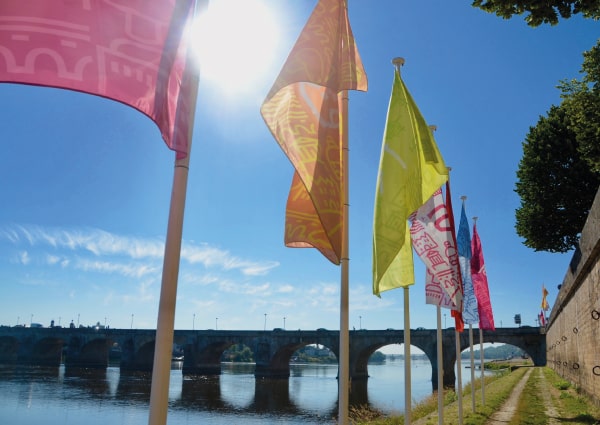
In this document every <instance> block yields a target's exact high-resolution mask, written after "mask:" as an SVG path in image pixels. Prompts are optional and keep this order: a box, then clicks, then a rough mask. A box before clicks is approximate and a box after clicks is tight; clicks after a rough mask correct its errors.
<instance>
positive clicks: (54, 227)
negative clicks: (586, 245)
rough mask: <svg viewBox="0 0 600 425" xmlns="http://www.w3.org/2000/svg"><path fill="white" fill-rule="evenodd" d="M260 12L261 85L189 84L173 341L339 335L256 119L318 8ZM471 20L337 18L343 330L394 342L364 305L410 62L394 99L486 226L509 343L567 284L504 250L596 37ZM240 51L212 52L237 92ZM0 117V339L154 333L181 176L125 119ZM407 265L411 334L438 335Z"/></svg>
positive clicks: (36, 94) (395, 310) (375, 302)
mask: <svg viewBox="0 0 600 425" xmlns="http://www.w3.org/2000/svg"><path fill="white" fill-rule="evenodd" d="M215 2H216V0H215ZM264 3H265V4H266V6H267V7H268V8H269V10H270V11H271V12H272V13H273V14H274V15H275V16H276V17H277V19H278V24H279V26H280V28H279V31H280V33H279V35H278V36H271V40H275V41H277V42H278V43H277V45H276V46H275V47H274V48H273V49H271V51H272V52H273V53H274V58H273V61H272V64H271V66H269V67H268V68H267V69H266V71H265V72H264V73H263V74H262V76H261V78H260V79H258V80H256V81H254V82H252V83H248V84H246V86H245V87H244V88H243V89H242V88H237V89H235V90H231V89H232V87H233V85H232V84H231V85H230V86H229V90H227V88H226V87H223V85H222V84H218V82H217V81H216V80H213V79H211V78H203V77H201V85H200V89H199V98H198V107H197V112H196V120H195V130H194V139H193V149H192V155H191V168H190V174H189V182H188V190H187V204H186V212H185V223H184V232H183V252H182V262H181V269H180V278H179V285H178V300H177V310H176V319H175V327H176V328H177V329H191V328H192V327H195V328H196V329H207V328H215V326H218V328H219V329H263V327H264V326H265V319H266V327H267V329H270V328H274V327H283V324H284V317H285V327H286V328H287V329H298V328H302V329H315V328H319V327H324V328H328V329H338V328H339V288H340V269H339V267H337V266H334V265H332V264H331V263H329V262H328V261H327V260H326V259H325V258H324V257H322V256H321V255H320V254H319V253H318V252H317V251H316V250H310V249H290V248H285V247H284V245H283V225H284V209H285V203H286V199H287V192H288V189H289V184H290V182H291V177H292V167H291V165H290V163H289V161H288V160H287V158H286V157H285V156H284V154H283V153H282V152H281V150H280V148H279V147H278V145H277V144H276V142H275V141H274V139H273V138H272V136H271V134H270V133H269V131H268V130H267V127H266V126H265V124H264V123H263V121H262V119H261V116H260V113H259V108H260V103H261V102H262V100H263V99H264V97H265V95H266V94H267V92H268V90H269V88H270V86H271V84H272V83H273V81H274V79H275V77H276V76H277V74H278V72H279V70H280V68H281V65H282V63H283V61H284V60H285V58H286V56H287V54H288V52H289V50H290V49H291V47H292V45H293V43H294V42H295V40H296V38H297V36H298V34H299V33H300V30H301V28H302V26H303V25H304V23H305V22H306V20H307V18H308V16H309V14H310V12H311V11H312V9H313V7H314V5H315V4H316V1H314V0H301V1H299V0H277V1H275V0H271V1H268V0H265V1H264ZM470 3H471V2H470V1H466V2H447V1H445V0H436V1H428V2H422V1H402V2H399V1H397V0H377V1H366V0H350V1H349V13H350V21H351V25H352V28H353V31H354V35H355V38H356V42H357V45H358V48H359V51H360V54H361V56H362V59H363V62H364V66H365V69H366V72H367V75H368V79H369V91H368V92H367V93H358V92H352V93H351V95H350V204H351V210H350V221H351V225H350V257H351V261H350V327H351V328H352V327H356V328H358V327H359V326H360V325H362V327H364V328H367V329H382V328H390V327H391V328H398V329H401V328H402V327H403V294H402V291H401V290H392V291H389V292H384V293H383V294H382V297H381V298H377V297H375V296H374V295H372V291H371V287H372V282H371V261H372V258H371V249H372V245H371V238H372V221H373V202H374V190H375V184H376V178H377V169H378V165H379V155H380V149H381V140H382V135H383V129H384V124H385V117H386V111H387V105H388V101H389V96H390V91H391V85H392V80H393V68H392V65H391V64H390V61H391V59H392V58H393V57H396V56H403V57H405V58H406V65H405V66H404V67H403V70H402V75H403V79H404V81H405V83H406V85H407V87H408V88H409V90H410V91H411V93H412V95H413V97H414V98H415V101H416V102H417V104H418V105H419V108H420V110H421V112H422V114H423V115H424V117H425V119H426V120H427V121H428V122H429V123H430V124H435V125H437V127H438V130H437V132H436V133H435V136H436V139H437V142H438V145H439V147H440V150H441V152H442V155H443V156H444V159H445V161H446V163H447V164H448V165H449V166H451V167H452V169H453V171H452V173H451V182H452V192H453V203H454V207H455V215H456V216H457V218H458V216H459V214H460V205H461V201H460V196H461V195H466V196H467V197H468V199H467V204H466V208H467V216H468V217H469V221H470V225H471V227H472V219H471V217H473V216H478V217H479V220H478V224H477V226H478V231H479V235H480V237H481V240H482V245H483V251H484V255H485V264H486V268H487V274H488V280H489V289H490V296H491V300H492V307H493V310H494V318H495V322H496V326H501V325H502V326H505V327H506V326H514V322H513V317H514V315H515V314H517V313H520V314H521V315H522V318H523V324H524V325H532V326H533V325H535V324H536V322H535V319H536V315H537V313H538V312H539V310H540V302H541V287H542V284H545V285H546V287H547V288H548V290H549V292H550V295H549V301H550V304H551V305H552V303H553V301H554V299H555V296H556V293H557V285H558V284H560V283H561V282H562V279H563V277H564V275H565V273H566V270H567V267H568V263H569V261H570V258H571V254H570V253H569V254H565V255H560V254H548V253H536V252H534V251H532V250H530V249H528V248H526V247H524V246H523V244H522V240H521V238H519V237H518V236H517V235H516V233H515V229H514V225H515V217H514V211H515V209H516V208H517V207H518V206H519V198H518V197H517V195H516V194H515V193H514V188H515V181H516V176H515V172H516V170H517V167H518V163H519V160H520V158H521V155H522V148H521V143H522V141H523V140H524V137H525V135H526V133H527V131H528V129H529V127H530V126H533V125H535V123H536V122H537V120H538V117H539V116H540V115H544V114H545V113H546V111H547V110H548V109H549V107H550V106H551V105H552V104H558V103H559V102H560V98H559V91H558V90H557V89H556V85H557V84H558V82H559V80H561V79H565V78H575V77H578V76H579V73H578V71H579V69H580V67H581V63H582V60H583V58H582V52H583V51H585V50H588V49H590V48H591V47H592V46H593V45H594V44H595V42H596V39H597V37H598V35H599V34H600V31H599V30H600V24H599V23H597V22H593V21H590V20H587V21H586V20H582V19H580V18H579V17H575V18H572V19H570V20H566V21H561V22H560V23H559V25H557V26H555V27H549V26H544V27H540V28H529V27H528V26H527V25H526V23H525V22H524V20H523V18H522V17H516V18H513V19H512V20H508V21H507V20H502V19H500V18H497V17H496V16H494V15H490V14H487V13H484V12H482V11H480V10H478V9H475V8H472V7H471V6H470ZM234 11H235V9H234V8H230V12H231V13H233V12H234ZM244 17H246V18H248V15H247V14H246V15H245V16H244ZM248 20H250V19H248ZM241 37H242V38H241V39H238V40H237V42H236V43H234V49H235V50H232V51H230V50H227V48H226V47H225V46H223V47H222V50H221V55H222V56H226V57H229V58H234V64H235V66H234V70H235V71H236V73H237V75H242V74H245V73H248V72H250V71H249V70H250V69H252V68H253V67H254V66H255V65H256V63H255V62H258V61H255V60H252V59H251V58H250V59H248V58H246V57H244V56H242V53H247V52H248V51H250V50H251V49H249V48H240V47H236V46H238V45H239V44H240V43H241V42H242V41H243V38H245V37H244V36H241ZM213 39H216V38H215V37H213ZM215 43H216V42H215ZM0 100H1V101H0V124H1V125H0V132H1V133H0V134H1V136H0V137H1V138H2V143H1V144H0V181H1V182H2V183H1V184H0V199H1V205H2V206H1V207H0V282H1V294H2V295H1V297H0V324H3V325H11V326H12V325H15V324H17V321H19V323H25V324H29V322H30V321H33V322H39V323H42V324H44V325H45V326H47V325H49V324H50V321H51V320H53V319H54V321H55V323H56V324H58V323H59V322H60V324H61V325H63V326H66V325H68V324H69V322H70V321H71V320H73V321H74V322H77V321H79V323H80V324H83V325H92V324H95V323H96V322H101V323H104V322H106V324H108V325H109V326H110V327H113V328H129V327H130V326H131V325H132V322H133V327H134V328H154V327H155V326H156V317H157V310H158V300H159V294H160V282H161V268H162V256H163V242H164V239H165V233H166V224H167V216H168V208H169V201H170V193H171V183H172V177H173V161H174V154H173V153H172V152H171V151H170V150H168V149H167V148H166V146H165V144H164V143H163V141H162V139H161V137H160V133H159V131H158V129H157V128H156V126H155V125H154V123H152V122H151V121H150V120H149V119H148V118H146V117H145V116H143V115H142V114H140V113H139V112H137V111H135V110H133V109H131V108H128V107H126V106H123V105H121V104H117V103H114V102H111V101H107V100H105V99H100V98H96V97H94V96H89V95H83V94H78V93H72V92H66V91H59V90H53V89H45V88H39V87H28V86H15V85H7V84H4V85H0ZM415 262H416V278H417V283H416V284H415V285H414V286H412V287H411V290H410V293H411V299H410V309H411V312H410V313H411V325H412V327H413V328H415V327H418V326H423V327H427V328H434V327H435V317H436V315H435V307H433V306H431V305H426V304H425V303H424V285H423V281H424V270H423V267H422V266H421V264H420V262H419V260H418V258H416V259H415ZM265 314H266V316H265ZM217 318H218V319H217ZM446 324H447V326H452V325H453V323H451V319H450V315H449V314H448V319H447V323H446Z"/></svg>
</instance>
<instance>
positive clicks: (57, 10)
mask: <svg viewBox="0 0 600 425" xmlns="http://www.w3.org/2000/svg"><path fill="white" fill-rule="evenodd" d="M194 4H195V1H194V0H162V1H157V0H154V1H150V0H78V1H66V0H55V1H48V0H27V1H23V0H2V1H1V2H0V82H5V83H20V84H31V85H39V86H47V87H55V88H62V89H69V90H75V91H80V92H84V93H89V94H94V95H98V96H102V97H106V98H109V99H113V100H116V101H119V102H122V103H124V104H126V105H129V106H131V107H133V108H135V109H137V110H139V111H140V112H142V113H144V114H146V115H147V116H148V117H150V119H152V120H153V121H154V122H155V123H156V125H157V126H158V127H159V129H160V131H161V133H162V136H163V139H164V140H165V142H166V143H167V145H168V146H169V148H170V149H173V150H174V151H176V152H177V158H178V159H181V158H185V157H186V156H187V153H188V137H189V136H188V135H189V128H190V126H191V125H192V123H191V119H192V117H191V116H190V115H191V113H192V110H193V108H194V102H195V99H194V96H195V93H196V89H195V85H196V84H197V78H196V77H195V75H194V74H195V71H194V69H193V68H194V67H193V66H192V64H191V63H186V50H187V45H186V42H185V37H184V33H185V29H186V26H187V24H188V23H189V22H190V21H191V19H192V17H193V12H194ZM188 62H189V61H188Z"/></svg>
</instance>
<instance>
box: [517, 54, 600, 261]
mask: <svg viewBox="0 0 600 425" xmlns="http://www.w3.org/2000/svg"><path fill="white" fill-rule="evenodd" d="M582 72H583V73H584V74H585V75H584V77H583V78H582V79H581V80H572V81H562V82H561V85H560V86H559V88H560V89H561V91H562V98H563V101H562V103H561V105H560V106H552V107H551V108H550V110H549V111H548V112H547V116H545V117H540V119H539V121H538V122H537V124H536V125H535V127H531V128H530V129H529V133H528V134H527V135H526V137H525V141H524V142H523V157H522V159H521V161H520V163H519V169H518V170H517V179H518V181H517V183H516V189H515V192H517V194H518V195H519V196H520V198H521V206H520V207H519V208H518V209H517V210H516V226H515V227H516V230H517V234H518V235H519V236H521V237H523V238H524V239H525V241H524V244H525V246H527V247H530V248H533V249H534V250H536V251H549V252H567V251H569V250H570V249H572V248H574V247H575V246H576V245H577V242H578V240H579V234H580V232H581V229H582V228H583V225H584V224H585V220H586V218H587V215H588V212H589V209H590V207H591V205H592V202H593V200H594V197H595V195H596V192H597V190H598V186H599V185H600V146H599V144H600V44H597V45H596V46H595V47H594V48H593V49H591V50H590V51H589V52H586V53H585V54H584V65H583V67H582Z"/></svg>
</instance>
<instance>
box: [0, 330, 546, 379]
mask: <svg viewBox="0 0 600 425" xmlns="http://www.w3.org/2000/svg"><path fill="white" fill-rule="evenodd" d="M155 336H156V331H154V330H138V329H136V330H126V329H96V328H79V329H69V328H17V327H15V328H11V327H0V363H9V364H11V363H12V364H36V365H46V366H58V365H60V364H61V362H64V364H65V367H67V368H68V367H88V368H105V367H107V366H108V362H109V355H110V352H111V349H113V347H119V349H120V367H121V369H122V370H124V371H126V370H141V371H149V370H151V369H152V363H153V359H154V344H155ZM454 338H455V332H454V329H445V330H444V331H443V332H442V344H443V347H442V352H443V383H444V386H446V387H454V384H455V380H456V377H455V373H454V367H455V363H456V351H455V350H456V348H455V339H454ZM403 342H404V331H401V330H358V331H350V352H349V357H350V376H351V377H352V379H353V380H361V379H366V378H368V376H369V375H368V366H367V362H368V360H369V357H370V356H371V354H373V353H374V352H375V351H376V350H378V349H380V348H381V347H383V346H386V345H390V344H402V343H403ZM410 342H411V345H412V346H415V347H417V348H419V349H420V350H422V351H423V352H425V354H426V355H427V357H428V358H429V360H430V362H431V367H432V384H433V388H434V389H436V388H437V343H436V331H435V330H428V329H423V330H412V331H411V335H410ZM483 342H498V343H507V344H511V345H514V346H516V347H519V348H521V349H522V350H523V351H525V352H526V353H527V354H528V355H529V356H530V357H531V359H532V360H533V362H534V364H535V365H538V366H539V365H545V364H546V339H545V335H544V334H543V333H541V332H540V328H537V327H536V328H529V327H523V328H500V329H497V330H496V331H484V332H483ZM174 343H176V344H178V345H180V346H182V347H184V353H185V356H184V362H183V369H182V372H183V374H184V375H218V374H220V373H221V356H222V354H223V352H224V351H225V350H226V349H228V348H229V347H231V346H232V345H235V344H244V345H246V346H248V347H249V348H250V349H251V350H252V352H253V353H254V359H255V362H256V366H255V371H254V375H255V376H256V377H257V378H262V377H266V378H289V376H290V366H289V365H290V360H291V358H292V355H293V354H294V352H295V351H296V350H298V349H299V348H302V347H304V346H306V345H310V344H319V345H323V346H325V347H327V348H329V349H330V350H331V351H332V352H333V353H334V354H335V355H336V357H338V358H339V332H338V331H329V330H315V331H308V330H297V331H296V330H287V331H286V330H273V331H227V330H203V331H196V330H176V331H175V334H174ZM473 343H474V344H479V331H478V330H476V331H474V332H473ZM460 347H461V351H462V350H464V349H466V348H468V347H469V335H468V331H465V332H463V333H461V334H460Z"/></svg>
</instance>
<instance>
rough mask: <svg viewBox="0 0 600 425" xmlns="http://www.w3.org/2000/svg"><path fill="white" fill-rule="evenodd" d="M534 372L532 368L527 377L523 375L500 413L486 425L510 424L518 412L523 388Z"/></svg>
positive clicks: (494, 415) (495, 414) (499, 410)
mask: <svg viewBox="0 0 600 425" xmlns="http://www.w3.org/2000/svg"><path fill="white" fill-rule="evenodd" d="M533 370H534V368H531V369H529V370H528V371H527V372H526V373H525V375H523V377H522V378H521V380H520V381H519V383H518V384H517V385H516V386H515V388H514V389H513V392H512V394H511V395H510V397H509V398H508V400H506V401H505V402H504V404H503V405H502V406H501V407H500V409H498V411H497V412H495V413H494V414H493V415H492V416H491V418H490V420H489V421H487V422H486V425H501V424H507V423H509V422H510V420H511V419H512V417H513V415H514V414H515V412H516V410H517V406H518V404H519V398H520V397H521V393H522V392H523V388H525V384H526V383H527V380H528V379H529V375H531V372H532V371H533Z"/></svg>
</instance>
